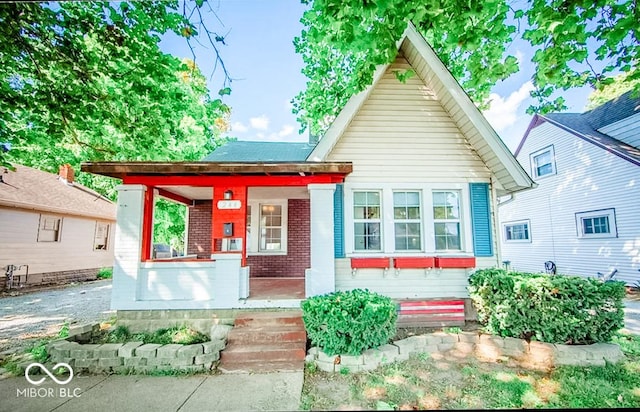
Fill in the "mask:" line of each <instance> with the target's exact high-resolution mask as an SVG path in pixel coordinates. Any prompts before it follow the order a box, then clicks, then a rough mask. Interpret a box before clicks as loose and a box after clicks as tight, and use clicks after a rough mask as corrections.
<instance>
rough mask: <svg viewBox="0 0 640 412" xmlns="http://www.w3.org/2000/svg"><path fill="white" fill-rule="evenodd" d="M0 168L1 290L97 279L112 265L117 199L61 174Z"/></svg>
mask: <svg viewBox="0 0 640 412" xmlns="http://www.w3.org/2000/svg"><path fill="white" fill-rule="evenodd" d="M14 167H15V171H9V170H3V169H0V290H3V289H7V288H9V289H10V288H18V287H23V286H38V285H46V284H55V283H66V282H70V281H79V280H90V279H96V274H97V273H98V272H99V271H100V269H101V268H106V267H109V268H110V267H112V266H113V245H114V239H113V229H114V228H115V222H116V205H115V204H114V203H113V202H111V201H110V200H109V199H106V198H105V197H103V196H101V195H100V194H98V193H96V192H94V191H93V190H91V189H88V188H86V187H84V186H82V185H80V184H78V183H77V182H75V181H74V177H75V176H74V171H73V168H72V167H71V166H70V165H62V166H60V171H59V174H57V175H56V174H52V173H47V172H44V171H42V170H38V169H34V168H31V167H27V166H22V165H18V164H16V165H14Z"/></svg>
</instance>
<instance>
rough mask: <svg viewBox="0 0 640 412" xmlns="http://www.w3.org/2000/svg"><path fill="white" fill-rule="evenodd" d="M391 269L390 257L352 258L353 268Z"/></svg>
mask: <svg viewBox="0 0 640 412" xmlns="http://www.w3.org/2000/svg"><path fill="white" fill-rule="evenodd" d="M369 268H377V269H389V258H351V269H369Z"/></svg>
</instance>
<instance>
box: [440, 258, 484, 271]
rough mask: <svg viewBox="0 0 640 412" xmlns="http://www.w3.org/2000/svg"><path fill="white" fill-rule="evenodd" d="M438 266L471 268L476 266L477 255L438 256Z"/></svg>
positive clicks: (444, 267)
mask: <svg viewBox="0 0 640 412" xmlns="http://www.w3.org/2000/svg"><path fill="white" fill-rule="evenodd" d="M436 267H438V268H443V269H454V268H455V269H470V268H475V267H476V258H475V257H438V258H436Z"/></svg>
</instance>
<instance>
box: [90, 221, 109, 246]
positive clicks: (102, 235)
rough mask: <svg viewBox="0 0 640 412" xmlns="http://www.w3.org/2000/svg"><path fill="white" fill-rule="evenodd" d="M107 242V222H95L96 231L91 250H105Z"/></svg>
mask: <svg viewBox="0 0 640 412" xmlns="http://www.w3.org/2000/svg"><path fill="white" fill-rule="evenodd" d="M108 244H109V224H108V223H105V222H96V233H95V236H94V237H93V250H107V245H108Z"/></svg>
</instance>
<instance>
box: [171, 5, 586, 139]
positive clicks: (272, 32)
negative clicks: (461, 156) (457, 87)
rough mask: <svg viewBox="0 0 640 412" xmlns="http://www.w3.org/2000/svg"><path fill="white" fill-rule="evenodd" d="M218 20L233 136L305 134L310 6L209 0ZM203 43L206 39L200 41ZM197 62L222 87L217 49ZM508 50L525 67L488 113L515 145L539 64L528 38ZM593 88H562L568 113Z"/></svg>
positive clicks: (182, 47) (174, 49) (200, 52)
mask: <svg viewBox="0 0 640 412" xmlns="http://www.w3.org/2000/svg"><path fill="white" fill-rule="evenodd" d="M211 6H212V8H213V10H214V11H215V12H216V14H217V16H218V17H219V19H220V21H221V22H222V24H223V25H224V26H221V24H220V22H219V21H217V20H216V19H215V17H214V16H213V15H212V14H209V15H208V23H207V24H208V25H209V27H210V29H215V31H217V32H218V33H220V34H226V41H225V43H226V46H221V55H222V58H223V60H224V62H225V66H226V68H227V70H228V72H229V73H230V75H231V77H232V78H233V79H234V80H233V82H232V84H231V88H232V93H231V95H230V96H226V97H225V102H226V103H227V104H229V105H230V106H231V107H232V114H231V122H230V123H231V130H230V131H229V132H228V134H229V135H230V136H235V137H237V138H238V139H241V140H263V141H264V140H267V141H306V140H307V135H306V132H305V134H304V135H299V134H298V130H299V128H300V127H299V125H298V123H297V121H296V118H295V116H294V115H293V114H292V113H291V105H290V103H289V101H290V100H291V99H292V98H293V97H294V96H295V95H296V94H297V93H298V92H299V91H301V90H302V89H304V87H305V83H306V79H305V77H304V76H303V75H302V74H301V73H300V70H301V69H302V67H303V63H302V58H301V57H300V56H299V55H298V54H296V53H295V50H294V47H293V38H294V37H295V36H298V35H299V34H300V31H301V30H302V27H303V26H302V24H301V23H300V17H301V16H302V13H303V12H304V10H305V8H306V6H304V5H302V4H300V1H299V0H269V1H264V0H263V1H260V0H218V1H211ZM202 43H203V44H204V45H206V44H207V42H206V41H202ZM160 46H161V48H162V49H163V50H164V51H165V52H167V53H171V54H173V55H175V56H178V57H191V51H190V50H189V49H188V47H187V45H186V42H185V41H184V39H180V38H178V37H177V36H165V37H164V38H163V40H162V42H161V44H160ZM195 52H196V62H197V64H198V65H199V66H200V68H201V69H202V71H203V73H204V74H205V76H207V78H210V77H211V75H212V73H213V77H212V78H210V80H209V85H210V89H211V90H212V91H217V90H218V89H220V87H221V86H222V77H221V72H220V70H218V71H217V72H215V73H214V71H213V69H214V65H213V63H214V62H213V52H212V50H211V49H206V48H204V47H201V46H198V45H196V47H195ZM509 52H510V53H511V54H514V55H515V56H516V57H518V58H519V59H520V61H521V65H520V66H521V71H520V72H519V73H517V74H516V75H513V76H511V77H510V78H509V79H507V81H505V82H501V83H499V84H497V85H496V86H495V87H494V89H493V92H492V96H491V98H492V106H491V109H490V110H489V111H487V112H485V116H486V117H487V118H488V120H489V122H490V123H491V124H492V126H493V127H494V129H496V131H497V132H498V134H499V135H500V137H501V138H502V139H503V140H504V142H505V143H506V144H507V146H509V148H510V149H512V150H515V148H516V146H517V145H518V143H519V141H520V139H521V138H522V136H523V134H524V132H525V130H526V128H527V126H528V124H529V121H530V120H531V116H529V115H526V114H525V110H526V108H527V107H528V106H529V105H530V104H531V102H532V100H531V99H530V98H529V90H530V87H531V84H530V78H531V75H532V73H533V71H532V70H531V69H530V65H528V64H527V62H528V61H529V60H530V58H531V56H532V55H533V53H532V51H531V50H530V49H529V48H527V45H526V44H525V43H522V42H515V43H514V44H512V45H511V46H510V49H509ZM589 92H590V91H589V90H588V89H587V88H583V89H578V90H573V91H570V92H567V93H563V95H564V97H565V99H566V100H567V106H568V107H569V110H568V111H569V112H582V111H583V110H584V105H585V104H586V98H587V96H588V95H589Z"/></svg>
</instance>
